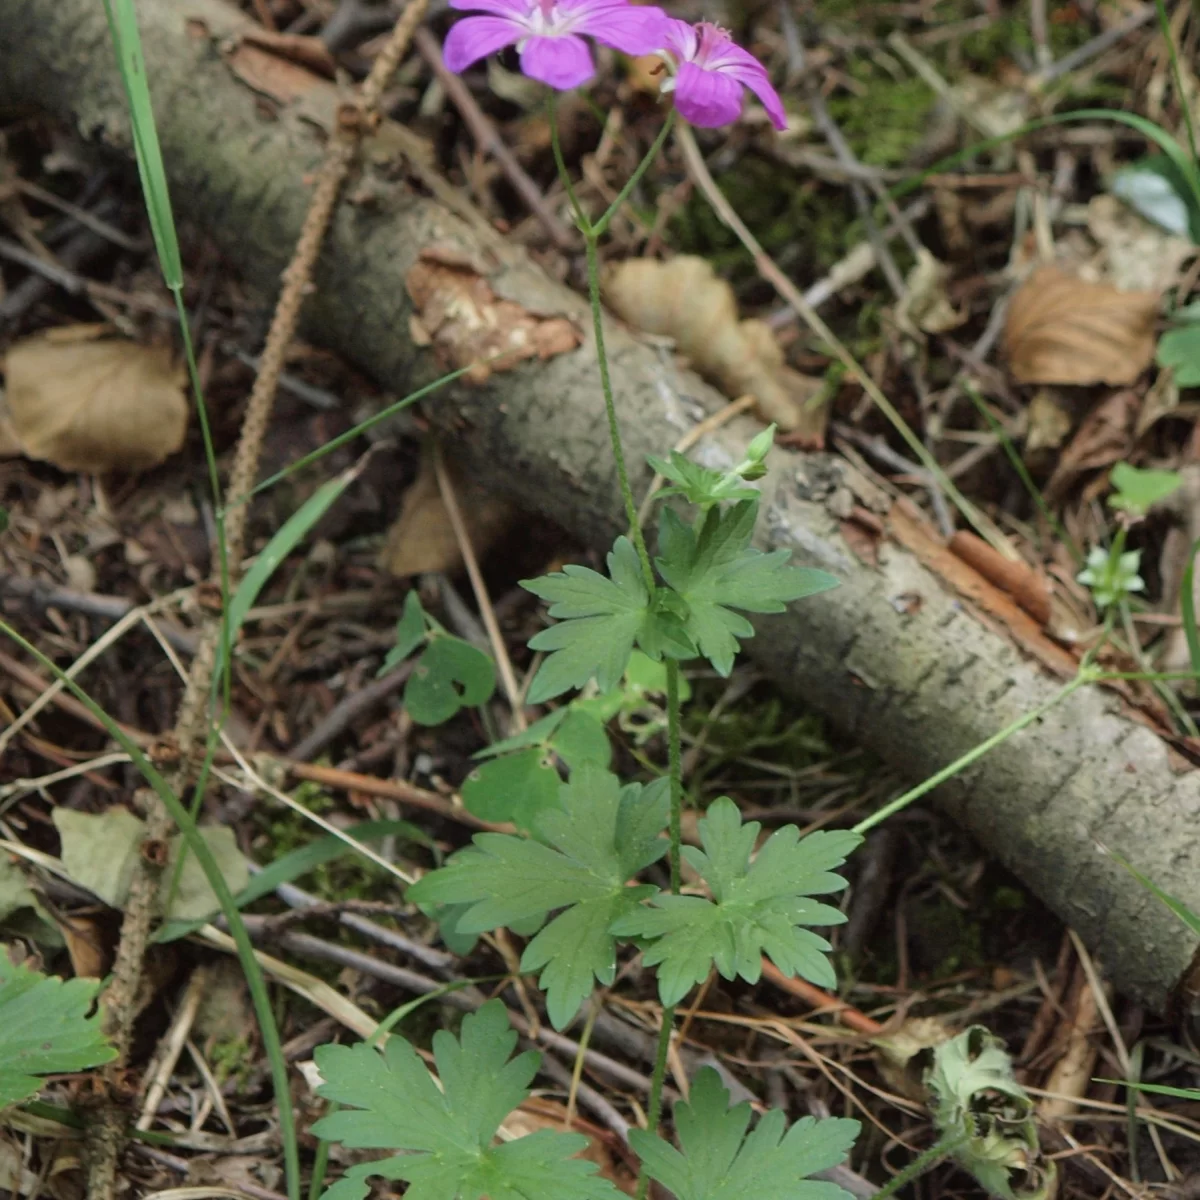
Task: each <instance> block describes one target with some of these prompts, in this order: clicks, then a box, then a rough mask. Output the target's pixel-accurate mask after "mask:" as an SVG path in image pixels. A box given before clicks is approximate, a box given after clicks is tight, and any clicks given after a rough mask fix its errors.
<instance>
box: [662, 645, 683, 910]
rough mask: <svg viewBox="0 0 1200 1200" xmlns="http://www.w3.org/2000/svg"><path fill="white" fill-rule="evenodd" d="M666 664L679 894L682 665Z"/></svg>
mask: <svg viewBox="0 0 1200 1200" xmlns="http://www.w3.org/2000/svg"><path fill="white" fill-rule="evenodd" d="M666 662H667V761H668V763H669V764H670V773H671V822H670V826H669V828H668V837H669V839H670V843H669V849H668V850H667V854H668V855H669V862H670V864H671V891H672V892H674V893H676V895H678V893H679V849H680V845H681V843H682V840H683V837H682V832H681V826H682V822H683V756H682V754H681V752H680V745H679V743H680V736H679V734H680V730H679V726H680V719H679V718H680V706H679V663H677V662H676V661H675V659H673V658H668V659H667V660H666Z"/></svg>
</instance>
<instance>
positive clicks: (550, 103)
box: [546, 91, 592, 237]
mask: <svg viewBox="0 0 1200 1200" xmlns="http://www.w3.org/2000/svg"><path fill="white" fill-rule="evenodd" d="M546 116H547V118H548V120H549V121H550V145H551V147H552V148H553V150H554V165H555V166H556V167H558V177H559V179H561V180H562V181H563V187H565V188H566V189H567V199H568V200H570V201H571V209H572V211H573V212H574V213H575V220H576V222H577V223H578V225H579V228H580V230H581V231H582V232H583V235H584V237H586V236H587V235H588V234H589V233H591V232H592V223H591V221H589V220H588V219H587V213H585V212H584V211H583V205H582V204H580V203H579V197H578V196H576V195H575V185H574V184H573V183H572V182H571V173H570V171H568V170H567V160H566V159H565V158H563V152H562V143H561V142H560V141H559V140H558V101H557V96H556V93H554V92H553V91H552V92H551V93H550V94H549V95H548V96H547V97H546Z"/></svg>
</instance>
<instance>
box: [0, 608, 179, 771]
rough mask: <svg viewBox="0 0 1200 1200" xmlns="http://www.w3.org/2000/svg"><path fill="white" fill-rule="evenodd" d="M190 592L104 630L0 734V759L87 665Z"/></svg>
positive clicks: (132, 613)
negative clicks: (26, 727)
mask: <svg viewBox="0 0 1200 1200" xmlns="http://www.w3.org/2000/svg"><path fill="white" fill-rule="evenodd" d="M190 591H191V588H184V589H182V590H181V591H178V592H172V593H171V594H170V595H169V596H160V597H159V598H158V599H157V600H151V601H150V603H149V604H143V605H141V606H140V607H138V608H131V609H130V610H129V611H128V612H127V613H126V614H125V615H124V616H123V617H121V619H120V620H119V621H117V623H116V624H115V625H113V626H112V627H111V628H110V629H107V630H105V632H104V634H103V635H102V636H101V637H99V638H97V639H96V641H95V642H93V643H92V644H91V645H90V646H89V647H88V648H87V649H86V650H85V651H84V652H83V653H82V654H81V655H80V656H79V657H78V658H77V659H76V660H75V661H74V662H73V663H72V664H71V665H70V666H69V667H68V668H67V669H66V671H64V672H63V678H62V679H56V680H55V681H54V682H53V683H51V684H50V685H49V686H48V687H46V688H45V690H44V691H42V692H41V693H40V694H39V696H38V698H37V699H36V700H34V702H33V703H32V704H30V705H29V706H28V707H27V708H26V709H24V710H23V711H22V712H21V714H20V716H18V717H17V718H16V720H14V721H13V722H12V723H11V724H10V725H9V726H8V728H7V729H5V730H4V732H3V733H0V757H3V755H4V751H5V750H7V749H8V746H9V743H10V742H11V741H12V740H13V738H14V737H16V736H17V734H18V733H19V732H20V731H21V730H22V729H24V728H25V726H26V725H28V724H29V722H30V721H32V720H33V718H34V717H36V716H37V715H38V713H40V712H41V711H42V709H44V708H45V707H46V705H48V704H51V703H53V702H54V700H55V699H56V698H57V697H58V695H59V693H60V692H61V691H62V690H63V688H64V687H65V686H66V681H67V680H68V679H74V678H75V677H76V676H77V675H78V674H79V672H80V671H82V670H83V669H84V667H86V666H87V665H88V664H89V663H91V662H94V661H95V660H96V659H97V658H99V657H100V655H101V654H103V653H104V651H105V650H107V649H108V648H109V646H111V645H112V644H113V643H114V642H117V641H119V640H120V639H121V638H122V637H124V636H125V634H126V633H128V632H129V630H130V629H132V628H133V627H134V626H135V625H136V624H138V622H139V621H141V620H142V619H143V618H145V617H148V616H150V615H151V614H153V613H156V612H161V611H162V610H163V609H164V608H169V607H170V606H171V605H173V604H175V603H177V602H178V601H180V600H182V599H183V598H184V597H185V596H186V595H188V593H189V592H190Z"/></svg>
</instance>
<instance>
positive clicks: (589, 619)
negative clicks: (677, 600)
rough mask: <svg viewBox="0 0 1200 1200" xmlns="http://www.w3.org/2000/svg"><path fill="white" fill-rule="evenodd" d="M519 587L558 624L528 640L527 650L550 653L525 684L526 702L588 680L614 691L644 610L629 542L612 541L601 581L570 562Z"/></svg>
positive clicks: (646, 600) (642, 584) (645, 597)
mask: <svg viewBox="0 0 1200 1200" xmlns="http://www.w3.org/2000/svg"><path fill="white" fill-rule="evenodd" d="M521 586H522V587H523V588H525V589H527V590H528V591H531V592H532V593H533V594H534V595H535V596H539V597H540V598H541V599H543V600H547V601H549V602H550V615H551V616H552V617H554V618H556V619H557V620H558V622H559V624H557V625H552V626H551V627H550V628H549V629H543V630H542V632H541V633H539V634H537V635H536V636H534V637H533V638H531V639H530V641H529V646H530V649H532V650H549V651H550V652H551V653H550V655H549V657H548V658H547V659H546V661H545V662H544V663H542V665H541V668H540V669H539V671H538V673H537V675H536V676H535V677H534V680H533V683H532V684H531V685H530V688H529V703H530V704H540V703H542V701H544V700H551V699H553V698H554V697H555V696H561V695H562V693H563V692H566V691H569V690H570V689H571V688H580V687H583V685H584V684H585V683H587V681H588V680H589V679H591V678H592V677H593V676H595V678H596V680H597V682H598V683H599V685H600V690H601V691H602V692H607V691H610V690H611V689H612V688H615V687H616V686H617V684H618V683H620V681H621V676H622V675H623V674H624V673H625V665H626V663H628V662H629V655H630V653H631V652H632V650H633V644H634V642H635V641H636V640H637V636H638V633H639V632H640V631H641V629H642V626H643V625H644V624H645V622H646V619H647V616H648V615H649V612H650V593H649V591H648V590H647V588H646V581H645V579H644V578H643V577H642V569H641V565H640V563H639V562H638V556H637V551H636V550H635V549H634V548H633V543H632V542H630V540H629V539H628V538H626V537H620V538H617V540H616V542H615V543H614V545H613V548H612V550H611V551H610V553H609V555H608V576H607V577H606V576H604V575H601V574H600V573H599V572H598V571H593V570H592V569H591V568H590V567H581V566H577V565H575V564H570V565H568V566H566V567H564V568H563V569H562V570H561V571H557V572H555V573H554V574H553V575H544V576H542V577H541V578H540V579H524V580H522V581H521Z"/></svg>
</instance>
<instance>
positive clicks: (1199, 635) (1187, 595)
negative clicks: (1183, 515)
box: [1179, 538, 1200, 679]
mask: <svg viewBox="0 0 1200 1200" xmlns="http://www.w3.org/2000/svg"><path fill="white" fill-rule="evenodd" d="M1198 553H1200V538H1197V539H1196V541H1194V542H1193V543H1192V548H1191V549H1190V550H1189V551H1188V557H1187V566H1186V567H1184V569H1183V582H1182V583H1181V584H1180V586H1179V607H1180V611H1181V613H1182V615H1183V633H1184V637H1186V638H1187V648H1188V657H1189V658H1191V660H1192V670H1193V671H1194V672H1195V674H1196V678H1197V679H1200V629H1198V628H1197V625H1196V590H1195V586H1194V583H1195V578H1196V555H1197V554H1198Z"/></svg>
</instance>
